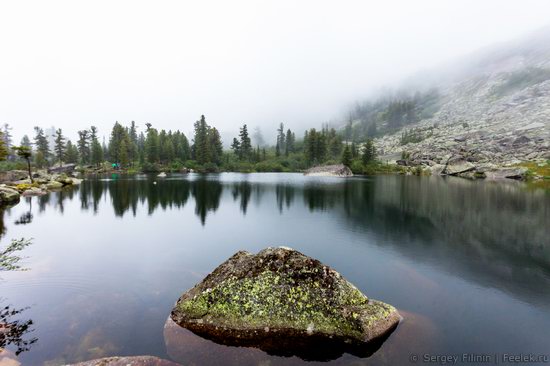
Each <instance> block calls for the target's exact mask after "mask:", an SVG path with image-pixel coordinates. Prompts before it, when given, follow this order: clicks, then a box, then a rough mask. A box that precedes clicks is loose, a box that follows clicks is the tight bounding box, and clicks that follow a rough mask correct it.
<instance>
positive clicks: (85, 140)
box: [77, 130, 91, 165]
mask: <svg viewBox="0 0 550 366" xmlns="http://www.w3.org/2000/svg"><path fill="white" fill-rule="evenodd" d="M77 145H78V155H79V156H80V163H81V164H82V165H87V164H89V163H90V155H91V154H90V131H88V130H81V131H78V141H77Z"/></svg>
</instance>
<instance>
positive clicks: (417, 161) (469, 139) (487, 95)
mask: <svg viewBox="0 0 550 366" xmlns="http://www.w3.org/2000/svg"><path fill="white" fill-rule="evenodd" d="M459 64H460V66H458V65H459ZM454 66H455V67H453V66H452V65H451V67H450V68H449V67H447V68H446V69H445V70H447V71H441V70H439V71H434V74H435V77H433V75H432V79H439V80H440V82H438V83H436V84H435V86H436V87H437V88H438V90H439V91H440V93H441V100H440V109H439V110H438V111H437V112H436V113H435V114H434V115H433V116H432V117H431V118H428V119H422V120H420V121H419V122H417V123H414V124H411V125H407V126H406V127H404V128H402V129H399V130H396V131H394V132H393V133H390V134H387V135H385V136H382V137H380V138H377V139H376V140H375V145H376V147H377V151H378V153H379V156H380V158H381V160H383V161H388V162H390V163H391V162H393V163H399V164H401V165H408V166H419V165H420V166H422V167H426V168H430V170H432V171H433V172H434V173H437V174H440V173H443V174H445V173H447V174H451V173H450V172H451V171H452V174H461V173H466V172H468V173H469V174H474V173H476V172H477V173H479V174H481V175H482V174H484V173H485V172H488V171H492V170H494V169H496V168H498V167H507V166H515V165H517V164H519V163H522V162H525V161H533V162H535V163H537V164H545V163H546V161H547V160H548V159H550V31H548V29H547V30H545V31H544V32H542V31H541V32H540V33H537V34H535V35H532V36H530V37H529V38H526V39H523V40H520V41H517V42H514V43H512V44H507V45H504V46H499V47H495V48H494V49H491V50H486V51H483V52H482V53H479V54H477V55H473V56H471V57H469V58H468V59H467V60H461V62H460V63H457V64H455V65H454ZM451 70H452V71H451ZM445 72H447V74H445ZM451 74H452V75H451ZM438 75H440V77H438ZM432 86H434V85H433V84H432ZM404 134H408V135H409V136H414V138H412V139H409V140H411V142H407V141H405V139H403V135H404ZM451 165H455V166H461V167H462V168H463V169H464V170H461V169H462V168H458V171H456V170H457V169H454V170H453V169H447V168H446V167H447V166H451Z"/></svg>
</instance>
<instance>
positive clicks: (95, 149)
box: [67, 126, 103, 167]
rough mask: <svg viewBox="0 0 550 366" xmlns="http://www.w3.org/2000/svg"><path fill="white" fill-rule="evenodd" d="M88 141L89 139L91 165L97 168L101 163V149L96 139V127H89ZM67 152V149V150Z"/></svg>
mask: <svg viewBox="0 0 550 366" xmlns="http://www.w3.org/2000/svg"><path fill="white" fill-rule="evenodd" d="M90 139H91V141H92V142H91V144H92V146H91V163H92V164H94V165H95V166H97V167H99V165H100V164H101V163H102V162H103V149H102V147H101V144H100V143H99V139H98V138H97V127H95V126H92V127H90ZM67 150H68V148H67Z"/></svg>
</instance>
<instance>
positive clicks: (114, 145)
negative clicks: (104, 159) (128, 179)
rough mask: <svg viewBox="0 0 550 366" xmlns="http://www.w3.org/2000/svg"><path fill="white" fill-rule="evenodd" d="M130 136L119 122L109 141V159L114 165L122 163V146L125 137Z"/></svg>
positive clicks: (114, 127)
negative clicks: (120, 154)
mask: <svg viewBox="0 0 550 366" xmlns="http://www.w3.org/2000/svg"><path fill="white" fill-rule="evenodd" d="M127 135H128V132H127V131H126V129H125V128H124V127H122V125H121V124H120V123H118V122H115V125H114V126H113V129H112V131H111V138H110V139H109V159H110V160H111V161H112V162H113V163H119V162H120V156H119V153H120V144H121V143H122V140H123V139H124V137H125V136H127Z"/></svg>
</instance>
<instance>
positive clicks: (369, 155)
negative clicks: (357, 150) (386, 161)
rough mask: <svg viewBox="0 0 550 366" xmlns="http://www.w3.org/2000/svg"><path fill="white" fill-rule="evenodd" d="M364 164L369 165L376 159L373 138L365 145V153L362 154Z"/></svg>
mask: <svg viewBox="0 0 550 366" xmlns="http://www.w3.org/2000/svg"><path fill="white" fill-rule="evenodd" d="M361 158H362V161H363V164H364V165H367V164H370V163H372V162H374V160H375V159H376V149H375V147H374V143H373V142H372V140H371V139H368V140H367V142H366V143H365V146H364V147H363V155H362V156H361Z"/></svg>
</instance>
